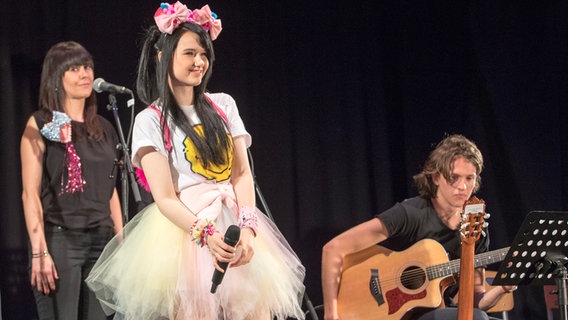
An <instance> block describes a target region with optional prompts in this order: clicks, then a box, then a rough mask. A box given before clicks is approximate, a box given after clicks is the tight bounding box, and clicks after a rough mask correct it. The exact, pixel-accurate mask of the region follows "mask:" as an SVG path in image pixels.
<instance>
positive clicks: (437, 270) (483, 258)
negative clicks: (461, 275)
mask: <svg viewBox="0 0 568 320" xmlns="http://www.w3.org/2000/svg"><path fill="white" fill-rule="evenodd" d="M509 248H510V247H507V248H502V249H498V250H494V251H489V252H484V253H480V254H478V255H475V256H474V260H473V267H474V268H477V267H481V266H485V265H489V264H492V263H496V262H500V261H503V259H505V256H506V255H507V252H508V251H509ZM459 271H460V259H455V260H452V261H450V262H446V263H442V264H438V265H435V266H431V267H427V268H426V274H427V275H428V279H429V280H433V279H437V278H441V277H446V276H449V275H452V274H454V273H458V272H459Z"/></svg>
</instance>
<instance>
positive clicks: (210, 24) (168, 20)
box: [154, 1, 223, 40]
mask: <svg viewBox="0 0 568 320" xmlns="http://www.w3.org/2000/svg"><path fill="white" fill-rule="evenodd" d="M154 21H156V25H157V26H158V29H159V30H160V31H161V32H163V33H167V34H172V32H174V30H175V29H176V28H177V27H178V26H179V25H180V24H182V23H184V22H192V23H195V24H198V25H200V26H201V27H202V28H203V29H204V30H205V31H209V35H210V36H211V40H215V39H217V36H219V33H221V30H222V29H223V28H222V27H221V20H220V19H217V15H216V14H215V13H214V12H211V9H209V6H208V5H204V6H203V7H202V8H201V9H195V10H193V11H191V10H189V9H188V8H187V6H186V5H185V4H183V3H181V2H179V1H178V2H176V3H174V4H169V3H165V2H164V3H162V4H161V5H160V7H159V8H158V10H156V13H154Z"/></svg>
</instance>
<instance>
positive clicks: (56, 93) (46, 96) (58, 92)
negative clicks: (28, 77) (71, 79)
mask: <svg viewBox="0 0 568 320" xmlns="http://www.w3.org/2000/svg"><path fill="white" fill-rule="evenodd" d="M76 66H89V67H91V68H94V63H93V57H92V56H91V54H90V53H89V52H88V51H87V50H86V49H85V48H84V47H83V46H82V45H80V44H79V43H77V42H74V41H65V42H59V43H57V44H55V45H54V46H52V47H51V48H50V49H49V50H48V51H47V53H46V55H45V58H44V60H43V67H42V71H41V82H40V86H39V109H40V110H41V111H42V112H44V113H45V116H46V122H49V121H51V115H52V111H60V112H65V110H64V106H63V102H64V101H65V95H66V94H67V93H66V92H65V90H64V89H63V81H62V79H63V75H64V74H65V72H66V71H67V70H69V68H71V67H76ZM83 116H84V117H85V126H86V128H87V134H88V136H89V138H91V139H94V140H100V139H101V138H102V136H103V129H102V125H101V124H100V122H99V119H98V118H97V96H96V94H95V92H94V91H91V95H90V96H89V97H88V98H87V99H86V100H85V110H84V112H83ZM76 133H79V132H76ZM75 138H77V137H76V135H73V140H75Z"/></svg>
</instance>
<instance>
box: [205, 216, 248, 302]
mask: <svg viewBox="0 0 568 320" xmlns="http://www.w3.org/2000/svg"><path fill="white" fill-rule="evenodd" d="M240 237H241V229H240V228H239V227H238V226H236V225H231V226H229V228H228V229H227V231H226V232H225V238H224V241H225V243H226V244H228V245H230V246H231V247H234V246H236V245H237V243H238V242H239V239H240ZM228 265H229V263H228V262H219V266H220V267H221V268H222V269H223V272H221V271H219V270H217V269H215V272H214V273H213V277H212V278H211V293H215V292H216V291H217V286H218V285H220V284H221V281H223V277H224V276H225V272H226V271H227V266H228Z"/></svg>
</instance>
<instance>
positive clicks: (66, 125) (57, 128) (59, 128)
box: [40, 111, 86, 195]
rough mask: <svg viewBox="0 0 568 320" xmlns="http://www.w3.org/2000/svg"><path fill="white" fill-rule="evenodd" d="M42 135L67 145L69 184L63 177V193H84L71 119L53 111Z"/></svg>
mask: <svg viewBox="0 0 568 320" xmlns="http://www.w3.org/2000/svg"><path fill="white" fill-rule="evenodd" d="M40 132H41V134H42V135H43V136H44V137H45V138H46V139H48V140H50V141H55V142H61V143H64V144H65V150H66V153H65V163H66V166H67V183H64V180H65V179H64V177H65V174H62V175H61V192H60V193H59V194H60V195H61V194H63V193H75V192H83V185H84V184H85V183H86V181H85V179H84V178H83V170H82V169H81V158H80V157H79V154H77V150H76V149H75V145H73V141H72V140H71V118H69V116H68V115H67V114H65V113H63V112H59V111H53V116H52V119H51V122H49V123H46V124H44V125H43V128H41V130H40Z"/></svg>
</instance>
